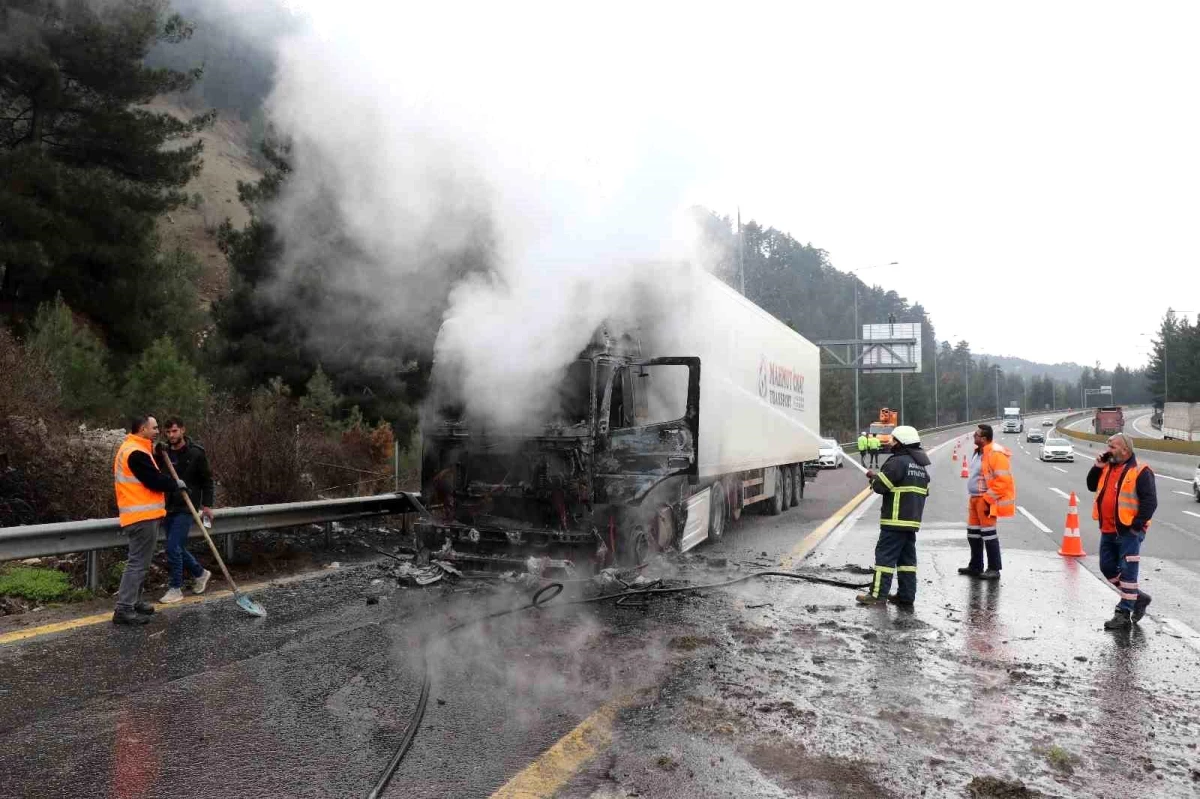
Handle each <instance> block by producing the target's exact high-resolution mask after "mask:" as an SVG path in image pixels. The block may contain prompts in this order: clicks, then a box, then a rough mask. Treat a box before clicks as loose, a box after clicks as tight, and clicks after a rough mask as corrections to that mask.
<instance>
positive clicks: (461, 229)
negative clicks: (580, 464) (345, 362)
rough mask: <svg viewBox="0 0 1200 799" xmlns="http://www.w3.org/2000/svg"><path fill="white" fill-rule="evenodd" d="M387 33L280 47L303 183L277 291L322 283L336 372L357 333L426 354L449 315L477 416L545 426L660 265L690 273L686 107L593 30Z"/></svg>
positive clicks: (345, 31)
mask: <svg viewBox="0 0 1200 799" xmlns="http://www.w3.org/2000/svg"><path fill="white" fill-rule="evenodd" d="M356 10H357V11H360V12H361V13H355V11H356ZM373 13H375V12H370V11H368V10H367V9H366V8H365V7H360V4H359V3H357V2H354V1H353V0H351V1H350V2H347V3H343V4H339V12H338V15H337V16H335V17H323V16H321V15H318V16H317V20H316V24H315V26H314V28H313V29H312V30H311V31H310V32H308V33H307V34H305V35H302V36H298V37H294V38H291V39H289V40H287V41H286V42H285V43H284V44H283V46H282V48H281V58H280V70H279V77H278V86H277V89H276V91H275V92H274V94H273V96H272V98H271V102H270V110H271V114H272V118H273V120H274V122H275V123H276V124H277V125H278V126H279V128H280V130H281V132H282V133H284V134H285V135H286V136H287V137H289V138H290V140H291V141H292V142H293V155H292V162H293V166H294V170H295V172H294V174H293V175H292V177H291V179H290V180H289V182H288V187H287V189H286V192H285V195H284V197H283V198H282V201H281V203H280V204H279V206H278V208H277V209H276V213H277V221H278V223H279V225H280V228H281V230H282V231H283V234H284V238H285V242H286V256H285V260H286V261H287V263H288V264H289V265H291V267H292V269H288V270H285V271H284V274H283V276H282V284H283V285H282V286H281V287H280V288H281V289H286V288H287V287H288V286H287V284H288V283H289V281H292V280H301V279H303V278H301V277H300V276H301V275H302V274H305V273H306V272H305V270H307V268H308V267H311V265H312V264H313V263H314V262H315V263H320V264H322V265H323V267H322V268H323V271H324V272H325V279H324V282H323V284H322V285H321V287H320V289H321V290H320V291H319V292H316V295H317V301H318V303H319V307H316V308H311V309H306V318H307V319H309V320H310V327H311V333H312V340H313V343H315V344H316V345H318V346H319V347H320V348H321V349H322V350H323V351H325V352H336V351H338V350H339V348H344V347H345V346H346V345H347V340H348V339H350V340H352V339H353V337H354V335H356V333H355V331H362V330H367V331H370V336H372V337H373V338H374V341H372V342H364V343H363V345H362V346H373V345H375V344H377V343H378V339H379V338H381V337H383V338H385V337H387V336H395V337H408V338H410V339H414V338H415V339H418V340H420V339H430V340H431V339H432V333H433V332H434V331H436V330H437V328H438V326H439V325H440V323H441V321H442V316H443V315H442V313H441V312H442V310H443V309H445V308H447V305H446V301H445V298H446V297H447V296H448V297H449V304H448V310H446V311H445V314H444V316H445V317H446V318H454V319H455V320H456V322H457V323H456V324H454V325H449V326H447V327H446V328H445V330H444V332H443V334H442V336H441V337H440V338H439V340H438V341H437V343H436V356H437V357H438V358H439V359H442V360H445V361H450V360H453V361H454V362H456V364H457V365H458V366H459V367H460V369H459V371H458V374H459V375H460V377H461V380H462V385H461V390H462V398H463V399H464V401H465V402H466V403H467V406H468V409H469V410H470V411H471V412H472V413H473V415H478V416H482V417H484V418H486V419H487V420H489V421H491V422H493V423H496V424H499V425H516V424H520V423H522V422H523V421H526V420H529V419H531V418H536V417H537V415H538V413H539V412H541V411H542V410H544V406H545V403H546V401H547V398H546V390H547V388H548V387H549V386H551V385H553V383H554V382H555V381H556V378H557V376H558V375H559V374H561V372H562V370H563V369H564V368H565V366H566V365H567V364H568V363H569V362H570V361H571V360H572V359H573V358H574V357H575V355H576V354H577V353H578V351H579V350H580V349H582V347H583V346H584V345H585V344H586V342H587V341H588V339H589V338H590V336H591V334H592V332H593V331H594V330H595V328H596V327H597V325H598V324H599V323H600V322H601V321H602V320H604V319H605V318H608V317H610V316H612V315H614V314H615V313H616V312H619V311H621V310H624V309H627V307H628V304H629V302H630V296H629V286H630V285H631V283H632V282H633V280H632V279H633V278H634V277H645V276H646V272H647V270H648V269H650V268H651V267H647V266H646V264H648V263H654V262H660V261H662V260H665V259H671V258H679V257H687V256H688V255H689V253H688V251H687V250H688V247H689V245H690V242H692V241H694V240H695V239H694V236H693V235H692V231H691V230H690V229H688V227H687V226H686V224H684V222H683V221H682V220H686V219H687V218H688V215H687V214H686V213H684V209H685V200H686V198H687V193H688V186H689V181H690V180H691V177H692V175H694V174H695V173H696V170H695V169H694V162H695V160H696V159H697V158H698V157H699V156H698V154H697V153H691V152H689V151H688V144H687V143H688V142H689V141H690V139H689V136H688V135H687V131H684V130H679V129H677V128H676V127H674V126H672V125H671V124H668V123H667V122H666V121H665V119H663V118H662V117H661V116H660V113H661V111H662V107H663V103H664V100H663V98H664V97H669V96H670V92H671V89H672V87H671V86H669V85H662V84H661V83H660V84H654V85H647V83H646V81H645V75H646V74H647V73H646V72H645V71H644V70H643V69H642V66H643V65H642V64H641V63H639V59H638V57H637V56H636V55H629V54H628V53H622V54H621V55H620V56H618V54H617V52H616V51H615V50H614V49H613V47H612V45H613V42H614V41H615V40H613V39H607V38H605V36H603V35H596V31H587V32H585V31H582V30H559V31H550V32H551V33H552V34H553V35H550V36H545V35H543V34H539V33H536V29H534V31H535V32H534V33H528V32H527V33H526V34H525V35H522V34H521V30H522V26H525V25H534V23H535V22H537V21H538V20H539V19H540V20H542V21H543V22H544V19H542V15H538V14H534V13H532V12H530V13H529V14H528V15H527V16H526V17H524V18H520V17H514V16H513V15H512V12H511V11H510V10H508V9H505V10H504V11H503V13H502V14H501V13H499V12H488V11H481V10H480V9H474V10H472V12H471V17H472V24H471V25H470V26H469V27H466V26H464V24H463V22H462V20H459V19H456V18H455V16H454V15H455V14H457V13H458V12H455V11H454V10H453V9H447V10H430V9H423V10H416V9H411V8H410V9H406V12H405V14H404V15H400V16H394V17H392V18H391V19H392V20H394V21H395V22H394V24H383V23H381V24H380V25H378V26H375V25H372V24H371V19H372V16H373ZM611 24H612V23H607V25H611ZM500 30H503V31H505V32H507V33H508V34H512V35H504V36H501V35H498V32H499V31H500ZM543 30H549V29H545V28H543ZM610 32H611V33H612V34H614V35H618V34H619V33H620V31H619V30H612V31H610ZM585 33H586V34H587V35H585ZM658 74H659V75H660V76H661V75H663V74H667V75H669V74H670V71H667V72H666V73H663V72H662V71H661V70H660V71H659V72H658ZM651 130H653V131H656V133H655V134H653V135H650V134H649V133H648V131H651ZM481 266H486V268H485V269H482V270H481ZM281 293H282V292H281Z"/></svg>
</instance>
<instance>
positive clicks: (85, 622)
mask: <svg viewBox="0 0 1200 799" xmlns="http://www.w3.org/2000/svg"><path fill="white" fill-rule="evenodd" d="M268 585H269V583H256V584H254V585H243V586H241V589H242V593H243V594H248V593H250V592H251V591H256V590H259V589H262V588H266V587H267V586H268ZM232 596H233V591H230V590H228V589H227V590H224V591H213V592H212V593H204V594H192V595H191V596H188V597H184V599H183V601H182V602H175V603H174V604H171V605H164V604H162V603H161V602H158V603H155V605H154V609H155V610H156V611H162V610H170V609H172V608H178V607H183V606H184V605H198V604H200V603H201V602H216V601H218V600H221V599H228V598H230V597H232ZM106 621H112V612H111V611H110V612H106V613H97V614H95V615H94V616H80V617H79V618H77V619H67V620H66V621H56V622H54V623H52V624H43V625H41V626H40V627H30V628H29V629H26V630H14V631H13V632H11V633H4V634H3V635H0V646H3V645H4V644H11V643H15V642H17V641H27V640H29V639H30V638H41V637H42V636H44V635H54V634H55V633H61V632H66V631H67V630H75V629H78V628H80V627H90V626H91V625H93V624H102V623H104V622H106Z"/></svg>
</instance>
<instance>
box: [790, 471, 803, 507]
mask: <svg viewBox="0 0 1200 799" xmlns="http://www.w3.org/2000/svg"><path fill="white" fill-rule="evenodd" d="M792 477H793V479H792V507H795V506H796V505H799V504H800V500H802V499H804V483H805V482H806V481H805V477H804V464H801V465H799V466H794V467H792Z"/></svg>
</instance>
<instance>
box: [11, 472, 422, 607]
mask: <svg viewBox="0 0 1200 799" xmlns="http://www.w3.org/2000/svg"><path fill="white" fill-rule="evenodd" d="M420 511H421V504H420V502H419V500H417V498H416V496H415V495H413V494H409V493H406V492H398V493H394V494H378V495H376V496H371V497H348V498H344V499H326V500H316V501H313V502H286V503H282V504H278V505H247V506H244V507H237V508H218V509H216V510H214V511H213V525H212V529H211V530H210V531H209V532H210V534H211V535H213V536H214V537H217V536H221V537H223V539H224V543H225V551H226V554H227V555H229V554H232V544H233V536H234V535H236V534H238V533H247V532H251V531H254V530H271V529H277V528H280V527H299V526H302V525H306V524H326V523H328V522H337V521H348V520H354V519H365V518H371V517H375V516H391V515H395V514H401V513H419V512H420ZM188 537H189V538H201V537H202V533H201V532H200V530H199V529H196V528H195V526H194V525H193V529H192V531H191V532H190V533H189V534H188ZM126 542H127V539H126V538H125V536H124V535H122V534H121V526H120V523H119V522H118V520H117V519H115V518H114V519H87V520H85V521H78V522H56V523H54V524H28V525H20V526H17V527H0V561H6V560H20V559H23V558H36V557H45V556H47V555H65V554H67V553H69V552H86V553H88V587H89V588H92V589H93V590H95V589H96V588H97V587H98V586H99V558H98V557H97V553H98V552H99V551H100V550H102V549H110V548H113V547H122V546H125V545H126Z"/></svg>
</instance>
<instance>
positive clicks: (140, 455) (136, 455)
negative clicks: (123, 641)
mask: <svg viewBox="0 0 1200 799" xmlns="http://www.w3.org/2000/svg"><path fill="white" fill-rule="evenodd" d="M157 435H158V420H156V419H155V418H154V417H153V416H148V415H147V416H136V417H134V418H133V419H132V420H131V421H130V423H129V435H127V436H125V440H124V441H123V442H121V446H120V447H118V448H117V456H116V457H115V458H114V459H113V488H114V490H115V491H116V495H117V512H118V513H119V514H120V522H121V533H122V534H124V535H125V536H127V537H128V538H129V560H128V562H126V564H125V571H124V573H122V575H121V586H120V588H118V589H117V607H116V610H115V611H114V612H113V624H146V623H147V622H149V621H150V616H151V614H153V613H154V606H153V605H151V604H150V603H149V602H143V601H142V600H141V594H142V581H143V580H145V579H146V572H147V571H148V570H149V568H150V560H151V558H153V557H154V545H155V544H156V543H158V536H159V533H161V532H162V527H163V520H164V519H165V518H166V516H167V499H166V492H168V491H175V490H180V491H186V490H187V484H186V483H184V482H183V481H182V480H175V479H173V478H171V477H169V476H167V475H165V474H163V473H162V472H161V471H159V469H158V465H157V464H156V463H155V462H154V449H153V447H154V437H155V436H157Z"/></svg>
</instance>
